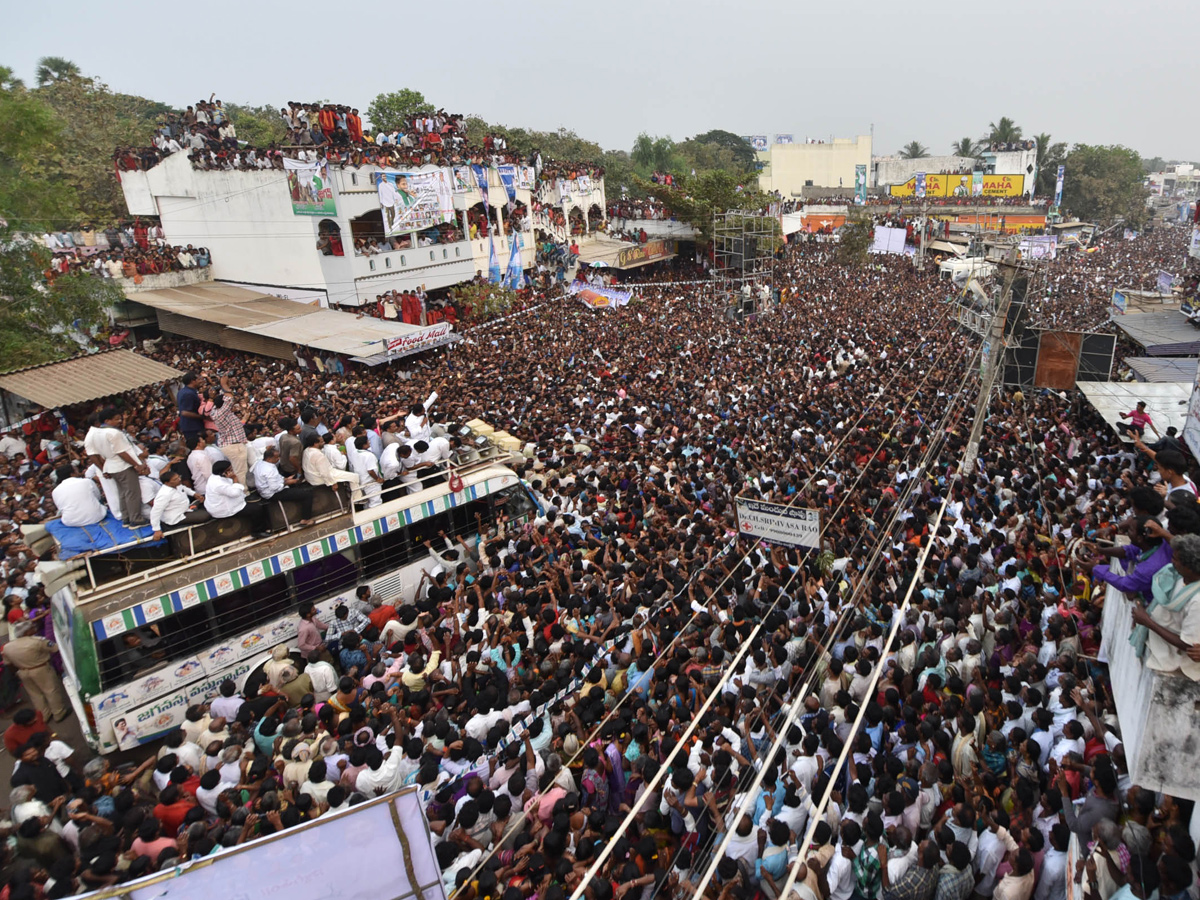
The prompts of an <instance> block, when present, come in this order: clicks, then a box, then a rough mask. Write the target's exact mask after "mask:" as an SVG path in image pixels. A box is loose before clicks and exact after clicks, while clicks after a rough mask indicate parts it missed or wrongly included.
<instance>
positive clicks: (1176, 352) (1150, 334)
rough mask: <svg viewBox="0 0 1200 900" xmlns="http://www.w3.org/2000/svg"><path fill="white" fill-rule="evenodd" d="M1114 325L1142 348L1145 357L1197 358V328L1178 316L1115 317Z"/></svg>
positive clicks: (1199, 343)
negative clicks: (1144, 349)
mask: <svg viewBox="0 0 1200 900" xmlns="http://www.w3.org/2000/svg"><path fill="white" fill-rule="evenodd" d="M1113 323H1114V324H1115V325H1116V326H1117V327H1118V328H1120V329H1121V330H1122V331H1124V332H1125V333H1126V334H1127V335H1129V336H1130V337H1131V338H1133V339H1134V340H1135V341H1137V342H1138V343H1139V344H1141V345H1142V346H1143V347H1145V348H1146V355H1147V356H1200V328H1197V327H1196V326H1194V325H1192V324H1191V323H1189V322H1188V320H1187V316H1185V315H1184V314H1183V313H1181V312H1178V311H1172V312H1152V313H1139V314H1135V315H1124V316H1114V317H1113Z"/></svg>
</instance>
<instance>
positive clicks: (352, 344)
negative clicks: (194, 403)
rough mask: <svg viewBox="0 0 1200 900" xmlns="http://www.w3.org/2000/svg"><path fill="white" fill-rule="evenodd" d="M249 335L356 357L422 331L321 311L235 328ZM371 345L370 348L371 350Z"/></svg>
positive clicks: (382, 321) (411, 326)
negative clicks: (381, 344)
mask: <svg viewBox="0 0 1200 900" xmlns="http://www.w3.org/2000/svg"><path fill="white" fill-rule="evenodd" d="M239 330H240V331H248V332H250V333H251V334H260V335H264V336H266V337H273V338H276V339H278V340H281V341H289V342H290V343H293V344H304V345H305V346H306V347H315V348H317V349H318V350H325V351H327V352H331V353H343V354H346V355H348V356H359V355H361V354H362V353H363V352H364V351H367V352H371V351H372V350H374V349H378V348H379V345H380V343H382V342H386V341H389V340H391V339H392V338H398V337H403V336H405V335H409V334H419V333H420V332H422V331H425V330H426V329H425V328H423V327H421V326H420V325H408V324H406V323H404V322H398V321H395V320H388V319H376V318H373V317H371V316H363V317H362V318H359V317H358V316H356V315H353V314H352V313H344V312H338V311H336V310H332V309H322V310H317V311H316V312H313V313H312V314H311V315H307V316H303V317H300V318H295V319H288V320H286V321H281V322H265V323H263V324H261V325H250V326H245V327H241V328H239ZM372 345H374V347H372Z"/></svg>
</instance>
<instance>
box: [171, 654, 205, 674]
mask: <svg viewBox="0 0 1200 900" xmlns="http://www.w3.org/2000/svg"><path fill="white" fill-rule="evenodd" d="M203 668H204V667H203V666H202V665H200V663H199V662H198V661H197V660H194V659H189V660H188V661H187V662H185V663H184V664H183V665H182V666H180V667H179V668H177V669H176V670H175V677H176V678H187V677H188V676H189V675H192V674H194V673H195V672H197V671H199V670H200V669H203Z"/></svg>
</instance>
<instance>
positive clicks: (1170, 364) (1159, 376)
mask: <svg viewBox="0 0 1200 900" xmlns="http://www.w3.org/2000/svg"><path fill="white" fill-rule="evenodd" d="M1197 363H1200V359H1197V358H1196V357H1194V356H1159V357H1153V356H1132V357H1128V356H1127V357H1126V358H1125V365H1127V366H1129V368H1131V369H1132V370H1133V373H1134V374H1135V375H1136V376H1137V377H1138V381H1155V382H1163V381H1170V382H1179V381H1187V380H1188V379H1189V378H1193V379H1194V378H1195V377H1196V365H1197Z"/></svg>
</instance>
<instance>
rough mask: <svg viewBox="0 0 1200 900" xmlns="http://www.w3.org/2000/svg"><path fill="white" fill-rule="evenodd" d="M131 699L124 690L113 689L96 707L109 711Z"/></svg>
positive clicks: (102, 710)
mask: <svg viewBox="0 0 1200 900" xmlns="http://www.w3.org/2000/svg"><path fill="white" fill-rule="evenodd" d="M128 699H129V695H128V694H127V693H125V692H124V691H113V692H112V693H111V694H109V695H108V696H107V697H104V698H103V699H102V700H100V702H99V703H97V704H96V709H97V710H98V711H99V712H107V711H108V710H109V709H111V708H112V707H114V706H119V705H121V704H122V703H124V702H125V701H126V700H128Z"/></svg>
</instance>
